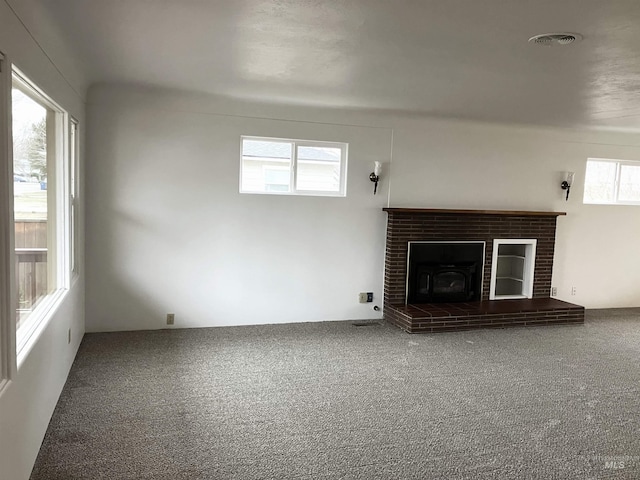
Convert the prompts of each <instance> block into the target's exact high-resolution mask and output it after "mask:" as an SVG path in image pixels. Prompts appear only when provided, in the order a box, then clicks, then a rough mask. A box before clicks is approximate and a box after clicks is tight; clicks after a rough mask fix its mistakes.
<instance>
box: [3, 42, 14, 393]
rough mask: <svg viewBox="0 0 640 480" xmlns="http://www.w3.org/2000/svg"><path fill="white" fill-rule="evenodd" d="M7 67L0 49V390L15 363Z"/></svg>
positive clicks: (8, 78)
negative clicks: (0, 146) (7, 146)
mask: <svg viewBox="0 0 640 480" xmlns="http://www.w3.org/2000/svg"><path fill="white" fill-rule="evenodd" d="M9 71H10V69H9V68H7V63H6V61H5V57H4V55H2V53H0V145H2V146H3V147H2V149H1V150H0V392H2V390H3V387H4V386H5V385H7V380H8V379H9V378H10V377H11V376H12V373H13V368H14V366H15V358H16V357H15V324H14V322H13V317H14V315H15V312H13V311H12V305H13V301H12V297H13V296H12V294H11V286H12V284H13V275H12V265H13V250H12V246H11V239H12V238H13V233H12V225H11V221H10V219H11V207H10V205H11V182H12V180H11V177H12V175H13V173H12V171H11V170H12V169H11V165H10V162H9V151H8V148H6V145H8V144H9V109H8V106H9V92H10V85H11V83H10V82H11V76H10V74H9Z"/></svg>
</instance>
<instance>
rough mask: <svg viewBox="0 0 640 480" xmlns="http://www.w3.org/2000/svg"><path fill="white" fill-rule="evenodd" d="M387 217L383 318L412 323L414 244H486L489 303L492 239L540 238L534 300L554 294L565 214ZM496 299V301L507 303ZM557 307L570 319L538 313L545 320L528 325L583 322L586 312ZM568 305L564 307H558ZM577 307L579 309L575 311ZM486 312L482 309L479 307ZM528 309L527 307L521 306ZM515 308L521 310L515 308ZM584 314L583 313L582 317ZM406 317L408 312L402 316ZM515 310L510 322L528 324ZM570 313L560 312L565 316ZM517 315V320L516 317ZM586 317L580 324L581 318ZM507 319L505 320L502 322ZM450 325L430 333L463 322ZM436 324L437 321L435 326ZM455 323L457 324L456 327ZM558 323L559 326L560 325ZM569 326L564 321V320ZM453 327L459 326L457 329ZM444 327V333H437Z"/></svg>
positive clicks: (415, 212) (398, 212) (392, 211)
mask: <svg viewBox="0 0 640 480" xmlns="http://www.w3.org/2000/svg"><path fill="white" fill-rule="evenodd" d="M383 210H384V211H386V212H387V213H388V221H387V243H386V250H385V275H384V305H385V309H384V313H385V318H386V319H387V320H388V321H390V322H392V323H394V324H396V325H397V326H400V327H401V328H404V327H403V325H404V323H403V322H407V321H409V320H408V318H409V317H410V315H409V317H407V316H406V315H404V316H403V312H401V311H400V309H401V307H406V305H405V302H406V294H407V292H406V280H407V279H406V277H407V251H408V244H409V242H412V241H442V242H446V241H484V242H485V258H484V273H483V280H482V301H481V302H478V303H479V304H483V303H484V302H490V301H489V285H490V281H491V262H492V257H493V240H494V239H496V238H503V239H515V238H520V239H536V240H537V248H536V258H535V271H534V278H533V299H545V298H546V299H548V298H549V297H550V294H551V275H552V272H553V255H554V246H555V235H556V218H557V216H559V215H565V213H562V212H527V211H525V212H515V211H495V210H440V209H417V208H384V209H383ZM504 301H505V300H495V301H491V303H493V302H504ZM554 301H555V302H559V304H556V307H557V308H560V309H561V310H562V309H565V310H567V309H569V310H571V312H570V318H567V317H562V316H560V317H559V318H557V319H556V318H550V317H549V314H548V312H545V313H544V314H543V315H541V316H540V315H539V316H540V317H541V318H536V317H535V315H534V316H533V318H532V317H531V316H529V317H527V320H528V323H529V324H534V323H532V322H535V321H538V322H540V323H542V324H547V323H553V320H554V319H555V320H566V319H569V320H570V321H571V322H572V323H573V322H581V321H584V309H583V308H582V307H578V306H576V305H572V304H569V303H566V302H560V301H559V300H554ZM560 304H564V305H560ZM573 307H577V308H578V309H580V310H579V311H578V310H575V308H573ZM478 308H480V310H483V309H484V307H482V306H481V307H478ZM523 308H524V307H523ZM516 310H518V309H517V308H516ZM580 312H582V313H580ZM404 313H406V312H404ZM515 313H516V312H515V311H514V312H513V313H512V314H511V317H513V322H512V323H518V324H520V323H521V324H525V323H527V322H525V321H524V318H525V317H524V316H523V317H520V315H519V314H520V313H522V314H523V315H524V312H520V311H519V310H518V313H519V314H518V315H515ZM565 313H567V312H564V311H563V312H561V315H562V314H565ZM516 317H518V318H516ZM581 319H582V320H581ZM502 320H504V319H502ZM449 321H450V322H451V323H450V324H447V325H444V324H442V325H440V324H441V323H442V322H435V325H434V326H429V327H428V331H445V330H451V329H452V328H453V329H458V328H460V327H461V322H462V321H461V320H460V319H456V320H455V321H454V319H453V318H450V319H449ZM432 323H433V322H432ZM454 323H456V324H455V325H454ZM507 323H509V319H507V320H506V321H501V322H496V323H491V321H489V324H487V322H483V321H482V318H479V319H477V322H475V323H474V322H471V324H470V322H469V321H468V320H465V321H464V322H462V324H464V325H462V327H464V328H472V327H473V326H474V325H476V324H477V325H478V326H483V327H486V326H498V325H500V326H505V324H507ZM559 323H560V322H559ZM562 323H566V322H562ZM454 327H455V328H454ZM439 328H441V330H438V329H439ZM404 329H405V330H407V331H418V330H420V329H416V328H412V327H411V325H409V326H407V327H406V328H404Z"/></svg>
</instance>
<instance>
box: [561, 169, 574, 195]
mask: <svg viewBox="0 0 640 480" xmlns="http://www.w3.org/2000/svg"><path fill="white" fill-rule="evenodd" d="M575 174H576V172H567V173H566V176H565V179H564V180H563V181H562V183H561V184H560V188H562V189H563V190H566V191H567V198H565V201H567V200H569V191H570V190H571V185H573V176H574V175H575Z"/></svg>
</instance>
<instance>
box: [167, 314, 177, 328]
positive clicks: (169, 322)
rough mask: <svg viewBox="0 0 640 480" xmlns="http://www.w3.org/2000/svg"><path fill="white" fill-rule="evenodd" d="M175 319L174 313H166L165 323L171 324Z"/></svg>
mask: <svg viewBox="0 0 640 480" xmlns="http://www.w3.org/2000/svg"><path fill="white" fill-rule="evenodd" d="M175 319H176V314H175V313H167V325H173V322H174V321H175Z"/></svg>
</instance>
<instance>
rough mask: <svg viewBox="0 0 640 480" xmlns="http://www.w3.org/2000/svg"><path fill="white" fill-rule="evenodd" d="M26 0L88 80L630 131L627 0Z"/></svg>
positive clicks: (635, 112) (635, 34) (631, 9)
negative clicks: (552, 37) (555, 43)
mask: <svg viewBox="0 0 640 480" xmlns="http://www.w3.org/2000/svg"><path fill="white" fill-rule="evenodd" d="M38 2H39V3H40V5H41V6H42V8H44V9H45V11H46V14H47V15H50V16H51V18H52V19H53V21H54V22H55V23H56V24H58V25H59V26H60V27H61V29H62V30H63V32H64V34H65V35H68V39H67V41H68V42H69V43H70V44H72V45H74V46H75V48H77V49H78V52H77V53H78V55H79V57H80V58H81V59H82V62H83V63H84V65H85V66H86V68H87V75H88V78H89V81H90V82H92V83H93V82H118V83H136V84H146V85H155V86H165V87H172V88H180V89H189V90H194V91H201V92H208V93H212V94H218V95H225V96H231V97H238V98H245V99H255V100H266V101H275V102H285V103H292V104H309V105H327V106H348V107H361V108H373V109H385V110H394V111H405V112H416V113H426V114H430V115H440V116H446V117H456V118H465V119H475V120H483V121H497V122H517V123H533V124H547V125H553V126H556V125H557V126H571V127H576V126H601V127H616V128H630V129H636V130H640V1H638V0H535V1H534V0H531V1H527V0H415V1H410V0H386V1H383V0H271V1H261V0H224V1H223V0H126V1H125V0H101V1H98V0H94V1H88V0H55V1H52V0H38ZM558 31H568V32H577V33H580V34H582V35H583V36H584V40H583V41H582V42H580V43H577V44H573V45H569V46H565V47H541V46H536V45H533V44H529V43H528V42H527V40H528V38H529V37H531V36H533V35H535V34H539V33H547V32H558ZM45 49H46V46H45Z"/></svg>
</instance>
